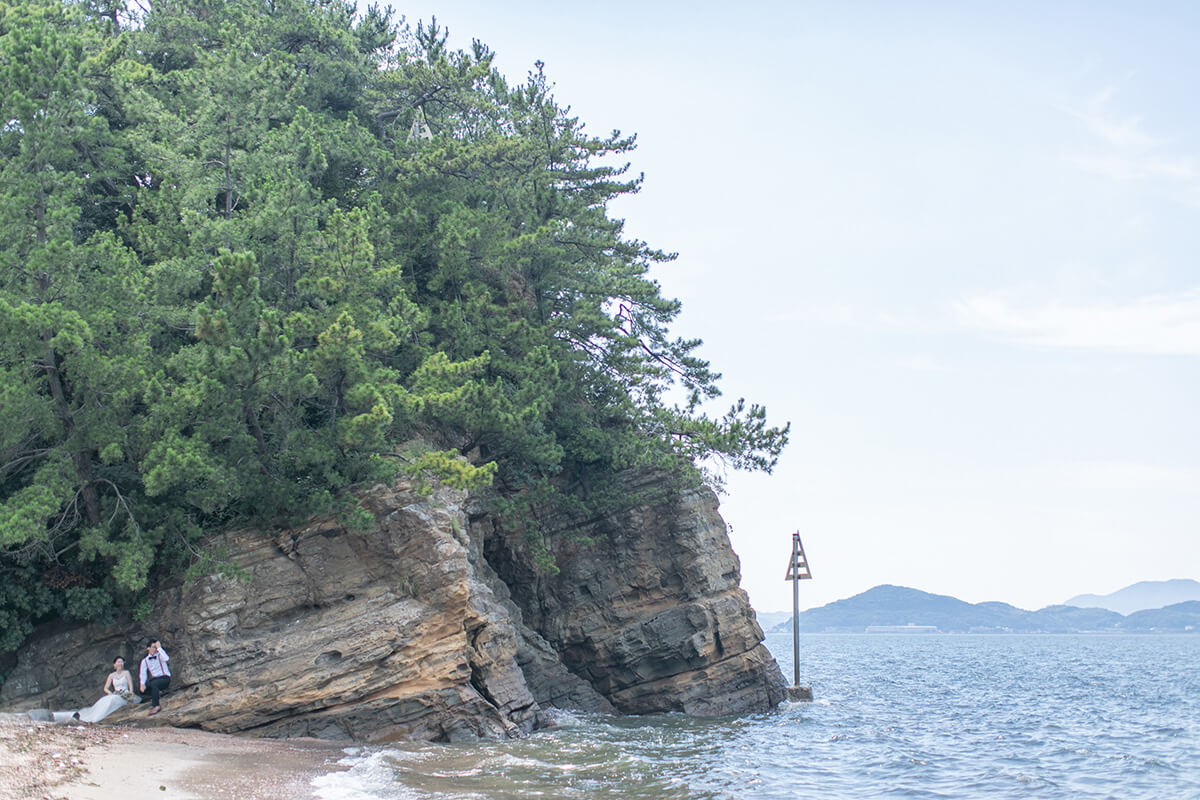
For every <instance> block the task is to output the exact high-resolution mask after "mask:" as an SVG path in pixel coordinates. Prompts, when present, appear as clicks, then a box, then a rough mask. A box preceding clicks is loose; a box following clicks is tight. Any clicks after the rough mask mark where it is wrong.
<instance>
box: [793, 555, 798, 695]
mask: <svg viewBox="0 0 1200 800" xmlns="http://www.w3.org/2000/svg"><path fill="white" fill-rule="evenodd" d="M799 561H800V532H799V531H796V532H795V533H793V534H792V671H793V675H794V678H795V679H794V680H793V681H792V686H799V685H800V567H799V566H798V563H799Z"/></svg>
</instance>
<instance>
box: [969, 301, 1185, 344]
mask: <svg viewBox="0 0 1200 800" xmlns="http://www.w3.org/2000/svg"><path fill="white" fill-rule="evenodd" d="M953 311H954V317H955V319H956V320H957V322H958V323H959V324H960V325H962V326H963V327H966V328H972V329H975V330H982V331H988V332H991V333H994V334H997V335H999V336H1002V337H1004V338H1006V339H1009V340H1011V341H1015V342H1020V343H1023V344H1030V345H1037V346H1041V347H1061V348H1072V349H1079V350H1100V351H1108V352H1113V353H1146V354H1161V355H1189V356H1194V355H1200V289H1193V290H1191V291H1188V292H1183V293H1179V294H1175V295H1153V296H1150V297H1144V298H1141V299H1139V300H1134V301H1132V302H1129V303H1124V304H1109V305H1090V306H1087V305H1067V304H1064V303H1060V302H1050V303H1045V304H1042V305H1018V304H1017V303H1016V302H1014V301H1013V300H1012V299H1010V298H1009V297H1008V296H1006V295H1004V294H987V295H979V296H976V297H970V298H967V299H965V300H961V301H959V302H957V303H955V304H954V308H953Z"/></svg>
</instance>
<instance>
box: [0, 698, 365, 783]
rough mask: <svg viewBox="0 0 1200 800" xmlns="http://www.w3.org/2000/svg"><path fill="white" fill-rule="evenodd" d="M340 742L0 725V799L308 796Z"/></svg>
mask: <svg viewBox="0 0 1200 800" xmlns="http://www.w3.org/2000/svg"><path fill="white" fill-rule="evenodd" d="M348 744H349V743H333V742H324V741H320V740H316V739H286V740H282V739H250V738H243V737H237V736H226V735H223V734H217V733H205V732H203V731H198V730H191V729H183V728H171V727H165V726H164V727H149V728H145V727H125V726H119V725H111V726H110V725H104V724H99V725H54V724H51V723H37V722H31V721H28V720H27V719H25V720H23V719H22V718H21V717H20V716H16V715H13V716H7V717H6V718H3V719H0V797H4V798H6V799H7V798H12V799H13V800H26V799H27V798H31V799H33V800H44V799H45V798H53V800H125V798H129V797H159V798H163V799H164V800H226V798H228V800H312V799H314V798H316V794H315V793H314V790H313V788H312V785H311V784H312V780H313V778H315V777H317V776H318V775H323V774H325V773H328V772H332V771H337V770H340V769H342V767H340V766H338V764H337V762H338V760H339V759H341V758H342V756H343V753H342V748H343V747H344V746H347V745H348Z"/></svg>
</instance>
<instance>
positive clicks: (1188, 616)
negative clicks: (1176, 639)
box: [1121, 600, 1200, 633]
mask: <svg viewBox="0 0 1200 800" xmlns="http://www.w3.org/2000/svg"><path fill="white" fill-rule="evenodd" d="M1121 629H1122V630H1127V631H1133V632H1139V633H1194V632H1200V600H1188V601H1187V602H1186V603H1175V604H1174V605H1170V606H1167V607H1166V608H1154V609H1149V610H1147V611H1135V612H1134V613H1132V614H1130V615H1129V616H1128V617H1126V618H1125V620H1124V621H1123V622H1122V623H1121Z"/></svg>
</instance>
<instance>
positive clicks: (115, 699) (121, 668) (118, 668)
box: [54, 656, 141, 722]
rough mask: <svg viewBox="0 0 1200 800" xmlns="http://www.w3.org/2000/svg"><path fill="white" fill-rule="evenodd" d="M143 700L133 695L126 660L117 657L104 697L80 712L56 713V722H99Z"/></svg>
mask: <svg viewBox="0 0 1200 800" xmlns="http://www.w3.org/2000/svg"><path fill="white" fill-rule="evenodd" d="M140 702H141V698H140V697H136V696H135V695H134V694H133V676H132V675H130V674H129V670H127V669H125V659H123V658H121V657H120V656H117V657H116V658H115V659H113V671H112V672H110V673H109V674H108V678H107V679H106V680H105V681H104V697H101V698H100V699H99V700H97V701H96V702H95V703H92V705H90V706H89V707H87V708H81V709H79V710H78V711H75V712H71V711H55V712H54V721H55V722H70V721H72V720H79V721H80V722H99V721H100V720H102V719H104V718H105V717H107V716H108V715H109V714H111V713H113V712H114V711H116V710H117V709H118V708H121V707H122V706H124V705H126V704H128V703H140Z"/></svg>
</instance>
